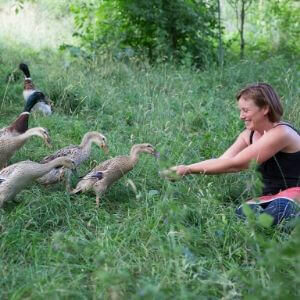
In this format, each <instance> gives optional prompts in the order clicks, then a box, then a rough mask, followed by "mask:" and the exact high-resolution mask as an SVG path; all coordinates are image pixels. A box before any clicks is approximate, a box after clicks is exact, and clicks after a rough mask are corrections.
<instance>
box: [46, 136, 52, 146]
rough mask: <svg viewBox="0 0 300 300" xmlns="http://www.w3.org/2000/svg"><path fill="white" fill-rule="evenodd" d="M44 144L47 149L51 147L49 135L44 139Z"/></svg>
mask: <svg viewBox="0 0 300 300" xmlns="http://www.w3.org/2000/svg"><path fill="white" fill-rule="evenodd" d="M45 144H46V145H47V146H48V147H49V148H51V147H52V144H51V138H50V136H49V135H47V136H46V137H45Z"/></svg>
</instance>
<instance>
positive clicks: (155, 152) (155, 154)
mask: <svg viewBox="0 0 300 300" xmlns="http://www.w3.org/2000/svg"><path fill="white" fill-rule="evenodd" d="M153 155H154V157H155V158H156V159H159V158H160V153H159V152H158V151H154V152H153Z"/></svg>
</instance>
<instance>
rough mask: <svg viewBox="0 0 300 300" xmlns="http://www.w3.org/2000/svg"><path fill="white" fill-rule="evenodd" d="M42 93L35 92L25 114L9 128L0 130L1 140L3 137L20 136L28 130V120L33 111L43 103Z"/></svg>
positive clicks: (25, 108) (29, 99) (29, 98)
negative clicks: (38, 104) (37, 105)
mask: <svg viewBox="0 0 300 300" xmlns="http://www.w3.org/2000/svg"><path fill="white" fill-rule="evenodd" d="M40 94H41V93H40V92H35V93H33V94H31V95H30V96H29V97H28V99H27V101H26V103H25V107H24V110H23V112H22V113H21V114H20V115H19V116H18V117H17V119H16V120H15V121H14V122H13V123H11V124H10V125H9V126H7V127H4V128H2V129H0V139H1V138H3V137H6V138H7V137H13V136H18V135H20V134H22V133H24V132H26V131H27V130H28V120H29V116H30V111H31V109H32V108H33V107H34V106H35V105H36V104H37V103H39V102H40V101H41V95H40Z"/></svg>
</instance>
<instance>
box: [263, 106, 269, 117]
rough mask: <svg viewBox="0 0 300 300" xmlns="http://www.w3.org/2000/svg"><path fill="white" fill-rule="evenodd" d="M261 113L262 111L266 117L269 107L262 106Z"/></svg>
mask: <svg viewBox="0 0 300 300" xmlns="http://www.w3.org/2000/svg"><path fill="white" fill-rule="evenodd" d="M263 111H264V115H265V116H267V115H268V113H269V111H270V107H269V105H266V106H264V107H263Z"/></svg>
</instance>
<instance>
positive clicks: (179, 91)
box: [0, 45, 300, 299]
mask: <svg viewBox="0 0 300 300" xmlns="http://www.w3.org/2000/svg"><path fill="white" fill-rule="evenodd" d="M0 59H1V65H0V74H1V78H0V105H1V106H0V107H1V111H0V128H2V127H4V126H6V125H8V124H9V123H10V122H11V121H13V120H14V118H15V117H16V116H17V115H18V114H19V113H20V112H21V111H22V107H23V99H22V87H23V76H22V75H21V74H20V73H19V71H15V72H14V70H15V69H16V67H17V66H18V64H19V63H20V62H21V61H25V62H27V63H28V64H29V67H30V70H31V73H32V78H33V80H34V82H35V84H36V86H37V87H39V88H40V89H41V90H43V91H44V92H45V93H46V94H47V95H48V96H49V97H50V98H51V100H52V101H53V102H54V114H53V115H52V116H50V117H42V116H41V115H38V114H36V115H32V116H31V119H30V127H35V126H43V127H46V128H48V129H49V131H50V134H51V137H52V140H53V149H52V150H49V149H48V148H46V147H45V146H44V145H43V144H42V142H41V141H40V140H39V139H32V140H30V141H29V142H28V143H27V144H26V145H25V146H24V147H23V148H22V150H20V151H19V152H18V153H17V154H16V155H15V156H14V157H13V158H12V159H11V163H15V162H17V161H21V160H25V159H31V160H35V161H39V160H40V159H41V158H42V157H44V156H45V155H47V154H49V153H50V152H51V151H52V152H53V151H54V150H56V149H59V148H61V147H64V146H66V145H69V144H78V143H80V140H81V138H82V136H83V134H84V133H85V132H87V131H90V130H98V131H100V132H102V133H103V134H105V135H106V136H107V138H108V141H109V147H110V154H109V155H105V154H103V153H101V152H100V150H99V149H98V148H96V147H95V148H93V152H92V156H91V158H90V160H89V161H88V162H86V163H85V164H83V165H82V166H81V168H80V169H79V173H80V174H85V173H86V172H87V171H88V170H89V169H91V168H92V167H93V166H94V165H95V164H96V163H97V162H100V161H102V160H105V159H107V158H109V157H111V156H115V155H120V154H127V153H128V152H129V150H130V147H131V146H132V145H133V144H135V143H143V142H149V143H152V144H153V145H155V147H156V148H157V150H158V151H160V153H161V159H160V160H158V161H156V160H155V159H154V158H152V157H150V156H146V155H144V156H141V159H140V162H139V164H138V165H137V167H136V168H135V169H134V170H133V171H132V172H131V173H129V174H128V175H126V177H124V178H122V179H121V180H120V181H119V182H118V183H116V184H115V185H114V186H112V187H111V189H110V190H109V191H108V192H107V193H106V194H105V196H104V197H103V199H102V200H101V205H100V208H96V207H95V197H94V195H93V194H84V195H79V196H76V197H70V196H69V195H68V194H67V193H66V192H65V191H64V187H63V185H62V184H59V185H56V186H53V187H49V188H45V187H41V186H39V185H34V186H31V187H29V188H28V189H26V190H24V191H23V192H22V193H20V194H19V195H18V197H17V199H16V200H17V203H7V204H6V205H5V206H4V208H3V209H2V210H0V298H1V299H41V298H46V299H170V298H175V299H220V298H222V299H297V298H298V297H299V296H300V295H299V288H298V287H299V278H300V276H299V275H300V268H299V267H300V264H299V263H300V260H299V259H300V255H299V246H300V234H299V233H300V232H299V227H298V228H296V229H294V230H293V231H292V233H290V234H287V233H286V232H284V231H281V230H276V229H273V228H264V226H263V225H264V222H263V221H261V222H260V221H259V220H252V219H251V218H250V219H249V220H248V222H246V223H243V222H241V221H240V220H238V219H237V218H236V217H235V208H236V207H237V206H238V205H239V204H241V203H242V202H243V201H244V200H246V199H248V198H249V197H252V196H253V191H256V190H257V189H256V187H257V176H256V174H255V172H254V171H253V170H250V171H247V172H242V173H239V174H233V175H220V176H198V177H197V176H194V177H189V178H185V179H184V180H182V181H179V182H176V183H170V182H167V181H164V180H163V179H161V178H160V177H159V176H158V171H159V170H160V169H163V168H165V167H168V166H171V165H174V164H178V163H192V162H196V161H199V160H201V159H206V158H211V157H217V156H218V155H220V154H221V153H222V152H223V151H224V150H225V149H226V148H227V147H228V146H229V145H230V144H231V143H232V142H233V141H234V139H235V138H236V136H237V135H238V133H239V131H240V130H242V128H243V125H242V124H241V122H240V121H239V118H238V116H239V115H238V111H237V108H236V100H235V93H236V92H237V90H239V89H240V88H242V87H243V86H245V85H246V84H248V83H251V82H256V81H265V82H268V83H270V84H272V85H273V86H274V87H275V88H276V90H277V91H278V92H279V94H280V95H281V96H282V99H283V103H284V106H285V107H286V111H285V119H286V120H289V121H290V122H292V123H293V124H294V125H295V126H296V127H298V128H300V109H299V104H298V103H299V100H300V99H299V71H300V70H299V66H298V65H296V64H293V63H291V62H290V61H288V60H286V59H285V58H283V57H279V56H277V57H273V58H270V59H268V60H266V61H263V62H256V61H242V62H240V63H235V64H229V65H227V66H225V67H224V69H218V68H214V67H212V68H211V69H209V70H206V71H201V72H200V71H199V70H193V69H191V68H188V67H184V66H181V67H180V66H174V65H159V66H152V67H151V66H149V65H147V64H143V63H139V64H131V63H121V62H113V61H102V60H101V59H100V58H99V59H96V58H95V59H94V60H92V61H84V60H83V59H80V58H77V59H73V58H71V57H68V56H65V55H58V54H54V53H52V52H51V51H49V50H48V51H39V52H37V51H34V50H28V49H22V50H20V49H14V48H10V49H8V48H6V47H5V46H3V45H2V46H1V48H0ZM13 72H14V76H10V75H11V74H12V73H13ZM128 180H132V182H133V185H132V184H131V182H130V181H128ZM254 194H255V193H254Z"/></svg>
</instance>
